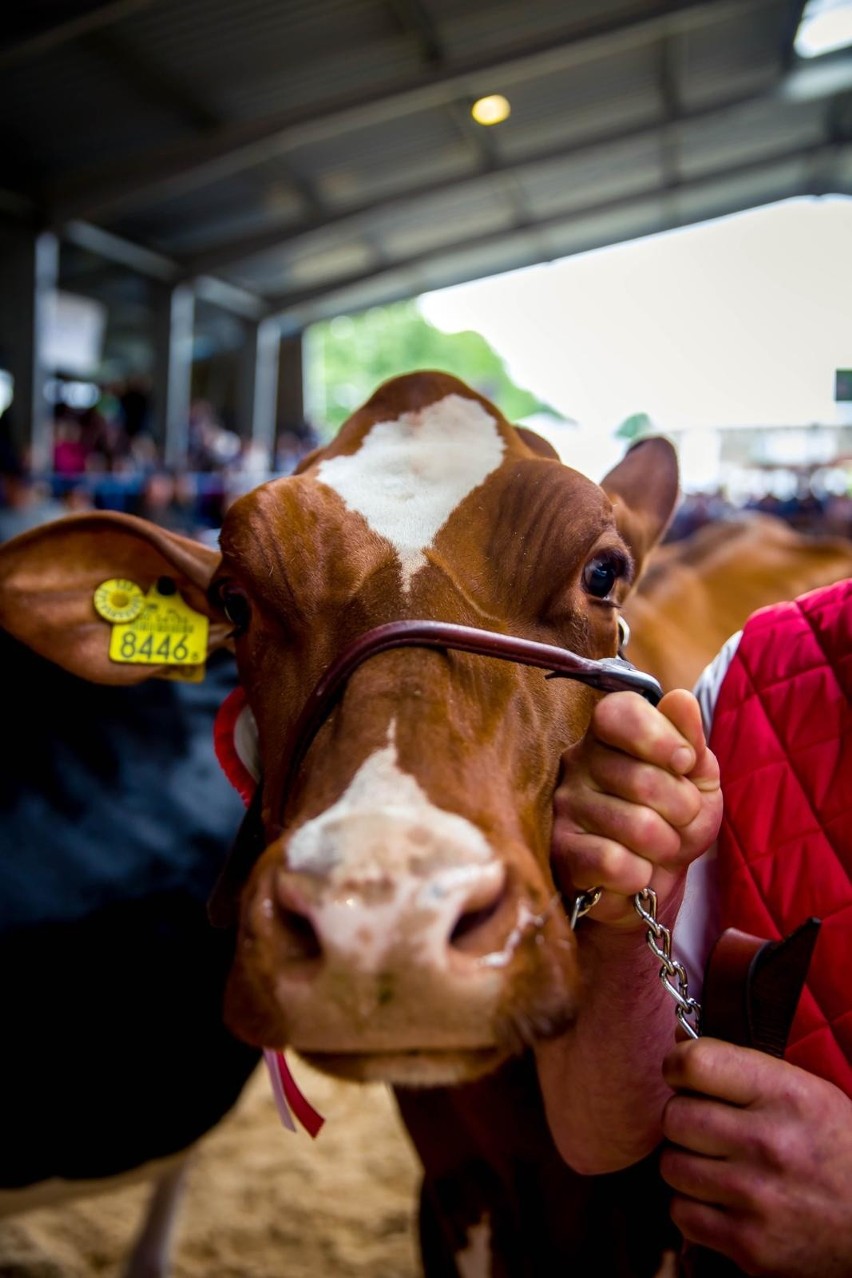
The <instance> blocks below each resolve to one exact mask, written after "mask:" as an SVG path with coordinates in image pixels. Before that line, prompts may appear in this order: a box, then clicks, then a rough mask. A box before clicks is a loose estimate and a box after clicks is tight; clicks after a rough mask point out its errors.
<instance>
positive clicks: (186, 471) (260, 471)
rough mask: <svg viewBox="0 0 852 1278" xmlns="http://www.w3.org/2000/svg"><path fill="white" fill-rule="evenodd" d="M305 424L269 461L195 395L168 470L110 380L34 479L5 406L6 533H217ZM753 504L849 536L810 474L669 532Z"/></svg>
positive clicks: (695, 501)
mask: <svg viewBox="0 0 852 1278" xmlns="http://www.w3.org/2000/svg"><path fill="white" fill-rule="evenodd" d="M318 442H319V441H318V437H317V434H316V431H315V430H314V429H313V428H312V427H311V425H310V424H309V423H307V422H303V423H302V424H301V426H300V428H299V430H298V431H295V432H290V431H284V432H280V433H279V435H278V438H277V446H276V454H275V458H274V464H273V467H272V469H271V470H270V469H269V466H268V461H267V458H266V456H265V455H264V454H263V453H262V452H261V451H259V450H258V448H257V447H256V446H255V445H254V444H252V442H251V441H250V440H245V439H243V438H241V436H240V435H239V434H238V433H237V432H236V431H235V430H233V429H232V428H230V427H229V426H228V425H226V424H225V423H224V422H223V420H222V419H221V417H220V416H219V414H218V413H217V412H216V411H215V409H214V408H213V406H212V405H211V404H210V403H209V402H208V401H206V400H202V399H198V400H195V401H194V402H193V403H192V405H191V407H190V412H189V420H188V424H187V464H186V467H184V468H181V469H180V470H173V469H170V468H168V467H167V466H166V465H165V464H164V461H163V457H162V453H161V450H160V449H159V447H158V446H157V444H156V442H155V438H154V434H153V432H152V419H151V397H150V391H149V388H148V386H147V383H145V382H144V381H143V380H141V379H130V380H128V381H126V382H123V383H120V384H116V385H114V386H110V387H108V388H106V390H105V391H104V392H103V394H102V395H101V398H100V399H99V401H98V402H97V404H95V405H94V406H91V407H84V408H74V407H71V406H70V405H68V404H66V403H58V404H57V405H56V407H55V410H54V416H53V457H52V470H51V472H50V474H48V475H44V476H39V477H35V476H33V475H32V474H31V473H30V469H29V467H28V465H27V460H26V458H20V457H18V456H16V455H15V453H14V449H13V446H12V443H11V429H10V422H9V420H8V414H7V415H6V416H4V417H0V541H6V540H8V539H9V538H10V537H13V536H16V535H17V534H18V533H21V532H25V531H26V530H27V529H28V528H32V527H35V526H36V525H38V524H40V523H44V522H45V521H46V520H48V519H54V518H57V517H59V516H61V515H67V514H76V513H79V512H81V511H87V510H118V511H123V512H125V513H127V514H133V515H140V516H142V517H143V518H145V519H150V520H151V521H152V522H154V523H156V524H159V525H161V526H162V527H165V528H169V529H171V530H172V531H174V532H180V533H184V534H186V535H187V536H191V537H200V538H202V539H205V540H206V539H208V538H211V539H212V538H213V537H214V536H215V531H216V530H217V529H218V528H219V527H220V526H221V523H222V518H223V516H224V514H225V511H226V510H227V509H228V506H229V505H230V504H231V502H232V501H234V500H235V498H236V497H239V496H240V495H241V494H242V493H244V492H248V491H249V489H251V488H254V487H255V486H256V485H257V484H259V483H262V482H264V480H266V479H270V478H272V477H274V476H277V475H288V474H290V473H291V472H292V471H293V469H294V467H295V466H296V465H297V464H298V462H299V461H300V459H301V458H302V457H303V456H305V454H306V453H307V452H309V451H310V450H311V449H312V448H315V447H316V445H317V443H318ZM749 510H755V511H762V512H764V513H766V514H772V515H776V516H777V517H778V518H780V519H783V520H785V521H786V522H787V523H789V524H790V525H791V526H792V527H794V528H796V529H798V530H799V531H801V532H804V533H811V534H816V533H832V534H838V535H841V536H846V537H852V496H850V494H849V493H846V492H829V491H827V490H825V489H824V487H820V486H814V485H813V484H812V482H811V481H810V480H809V479H808V478H807V477H805V476H803V477H802V479H801V482H800V484H799V487H798V489H797V490H796V491H795V492H793V493H792V494H789V495H787V496H784V497H780V496H778V495H776V494H775V493H773V492H772V491H769V490H767V491H765V492H758V493H753V494H751V495H749V496H748V497H746V498H745V499H744V500H743V501H741V502H739V503H735V502H732V501H731V500H730V499H729V498H728V496H727V495H726V494H725V493H724V492H723V491H722V490H721V489H718V488H716V489H711V490H708V491H706V492H692V493H687V494H685V496H684V497H683V500H682V501H681V504H680V506H679V508H678V510H677V513H676V515H675V518H674V520H673V521H672V524H671V527H670V529H669V532H668V535H667V540H669V541H675V540H679V539H681V538H683V537H688V536H690V534H692V533H694V532H696V531H697V530H698V529H699V528H701V527H702V526H703V525H704V524H708V523H713V522H715V521H717V520H720V519H730V518H732V517H733V516H735V515H738V514H741V513H743V512H744V511H749Z"/></svg>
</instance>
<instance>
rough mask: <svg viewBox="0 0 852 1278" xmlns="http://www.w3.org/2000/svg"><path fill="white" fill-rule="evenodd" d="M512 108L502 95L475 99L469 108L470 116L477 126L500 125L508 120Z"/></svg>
mask: <svg viewBox="0 0 852 1278" xmlns="http://www.w3.org/2000/svg"><path fill="white" fill-rule="evenodd" d="M511 110H512V108H511V107H510V106H509V102H508V99H507V98H504V97H503V95H502V93H489V94H488V96H487V97H485V98H477V99H476V101H475V102H474V104H473V106H472V107H471V108H470V114H471V115H472V116H473V118H474V120H476V123H477V124H502V123H503V121H504V120H505V119H507V118H508V116H509V112H510V111H511Z"/></svg>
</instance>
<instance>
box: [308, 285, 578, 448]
mask: <svg viewBox="0 0 852 1278" xmlns="http://www.w3.org/2000/svg"><path fill="white" fill-rule="evenodd" d="M305 346H306V357H307V358H306V362H307V372H306V377H307V384H308V387H309V392H310V399H311V404H310V410H309V411H310V413H311V415H312V417H313V418H315V419H316V420H314V421H313V422H312V424H313V425H314V426H315V428H316V429H317V431H318V433H319V434H320V437H321V438H322V439H328V438H330V437H331V436H332V435H333V434H334V433H335V432H336V431H337V429H338V427H339V426H340V425H341V423H342V422H343V421H345V419H346V418H347V417H348V416H349V414H350V413H351V412H352V411H353V409H355V408H357V407H358V406H359V404H362V403H363V402H364V400H366V399H368V398H369V396H370V395H371V394H372V393H373V391H374V390H375V389H376V387H377V386H378V385H379V384H380V383H381V382H383V381H385V380H386V379H387V378H388V377H394V376H396V375H397V374H400V373H408V372H413V371H415V370H416V369H421V368H424V369H425V368H434V369H440V370H441V371H442V372H445V373H454V374H455V376H456V377H460V378H461V379H462V380H463V381H464V382H466V383H467V384H468V385H469V386H471V387H472V388H473V389H474V390H477V391H479V393H480V394H481V395H485V396H486V397H487V398H488V399H490V400H491V401H492V402H493V403H494V404H496V406H497V407H498V408H499V409H500V410H501V411H502V412H503V413H504V414H505V415H506V417H508V419H509V420H510V421H518V420H519V419H520V418H522V417H526V416H528V415H529V414H530V413H536V412H552V411H553V410H552V409H549V407H548V405H546V404H543V403H542V402H541V400H539V399H538V398H537V396H535V395H534V394H533V393H532V392H531V391H527V390H524V389H522V388H521V387H519V386H517V385H515V383H514V382H513V381H512V379H511V377H510V376H509V374H508V372H507V370H506V366H505V364H504V363H503V361H502V359H501V358H500V356H499V355H498V354H497V353H496V351H494V350H493V348H492V347H491V346H489V344H488V342H486V340H485V338H484V337H482V336H481V334H479V333H474V332H469V331H468V332H462V333H444V332H442V331H441V330H440V329H438V328H435V326H434V325H433V324H430V323H429V321H428V320H426V319H425V318H424V317H423V315H422V314H421V312H420V310H419V308H418V306H417V302H416V301H413V300H412V301H407V302H397V303H394V304H393V305H390V306H376V307H373V308H372V309H370V310H368V311H364V312H363V313H361V314H359V315H341V316H338V317H337V318H335V319H332V320H323V321H322V322H320V323H317V324H314V325H312V326H311V327H310V328H309V329H308V331H307V334H306V342H305ZM554 416H555V414H554Z"/></svg>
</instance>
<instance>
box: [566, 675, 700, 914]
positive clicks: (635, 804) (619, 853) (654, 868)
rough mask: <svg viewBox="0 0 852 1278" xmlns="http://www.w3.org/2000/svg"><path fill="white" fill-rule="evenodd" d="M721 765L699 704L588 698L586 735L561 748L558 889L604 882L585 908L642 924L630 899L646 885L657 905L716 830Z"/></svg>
mask: <svg viewBox="0 0 852 1278" xmlns="http://www.w3.org/2000/svg"><path fill="white" fill-rule="evenodd" d="M721 818H722V795H721V790H720V788H719V768H718V765H717V763H716V758H715V756H714V755H713V754H712V753H711V751H710V750H709V749H708V747H707V743H706V741H705V738H704V730H703V727H702V724H701V711H700V709H699V706H698V702H697V701H696V699H695V698H694V697H693V696H692V694H691V693H690V692H686V691H685V690H683V689H676V690H675V691H673V692H669V693H667V694H666V695H665V696H664V697H663V699H662V700H661V701H660V704H659V706H657V707H656V708H654V707H653V706H652V705H650V704H649V703H648V702H647V701H646V700H645V699H644V698H643V697H641V696H639V694H638V693H635V692H614V693H610V694H609V695H608V696H606V697H602V698H601V700H600V701H599V702H598V704H597V705H596V706H595V709H594V713H593V715H592V719H591V722H590V724H589V727H588V729H587V731H586V734H585V736H584V737H583V738H582V739H581V740H580V741H578V742H577V743H576V745H573V746H571V747H570V748H569V749H568V750H566V751H565V753H564V754H563V756H562V772H561V777H560V782H559V786H558V788H557V791H556V796H555V799H554V826H553V841H552V854H553V865H554V872H555V874H556V877H557V881H558V882H559V884H560V886H561V888H562V890H563V891H564V892H565V894H566V895H573V894H575V893H576V892H577V891H580V890H586V889H589V888H593V887H603V888H604V895H603V897H602V899H601V901H600V903H599V904H598V905H597V906H596V907H595V909H594V911H593V912H592V914H591V915H590V917H591V918H593V919H595V920H596V921H597V922H600V923H608V924H613V925H616V926H620V927H622V928H626V927H631V926H634V925H635V926H636V927H641V926H644V925H643V924H642V922H641V920H640V919H639V918H638V916H637V915H636V913H635V911H634V910H633V906H632V902H631V898H632V897H633V895H634V894H635V893H636V892H639V891H641V889H642V888H645V887H651V888H653V890H654V891H655V892H656V894H657V901H658V904H659V905H660V906H662V905H663V904H664V902H665V900H666V898H667V897H668V896H669V895H670V894H671V892H672V890H673V889H674V887H675V886H676V885H677V884H678V883H679V882H680V881H681V879H682V877H683V874H684V872H685V870H686V867H687V866H688V865H689V863H690V862H691V861H693V860H695V858H696V857H697V856H699V855H700V854H701V853H702V852H703V851H704V850H705V849H706V848H707V847H709V846H710V844H711V843H712V842H713V840H714V839H715V837H716V834H717V832H718V829H719V823H720V821H721Z"/></svg>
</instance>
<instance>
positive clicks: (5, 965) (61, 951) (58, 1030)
mask: <svg viewBox="0 0 852 1278" xmlns="http://www.w3.org/2000/svg"><path fill="white" fill-rule="evenodd" d="M0 664H2V669H3V672H4V682H5V691H4V706H5V713H6V723H7V725H8V726H7V741H6V749H5V751H4V764H3V770H2V774H1V775H0V814H2V856H0V971H2V973H3V977H2V984H3V998H2V1006H3V1051H2V1054H0V1096H2V1098H3V1099H2V1102H0V1132H2V1139H0V1216H4V1215H6V1214H7V1213H13V1212H14V1213H17V1212H20V1211H23V1210H26V1209H28V1208H29V1207H35V1206H44V1205H50V1204H53V1203H59V1202H62V1201H64V1200H66V1199H67V1198H69V1197H71V1196H79V1195H83V1194H86V1193H91V1192H93V1191H95V1190H98V1189H103V1188H111V1187H113V1186H115V1185H118V1184H120V1183H122V1182H125V1181H128V1180H130V1179H136V1180H139V1179H142V1178H144V1179H146V1180H148V1181H151V1182H153V1184H154V1188H153V1191H152V1195H151V1201H150V1206H149V1209H148V1210H147V1212H146V1214H145V1216H144V1219H143V1220H142V1222H141V1227H140V1229H139V1234H138V1237H137V1239H136V1240H135V1242H134V1244H133V1245H132V1247H131V1249H130V1252H129V1255H128V1257H127V1263H126V1268H125V1270H124V1272H125V1275H126V1278H163V1275H164V1274H165V1273H166V1272H167V1267H168V1256H169V1242H170V1232H171V1229H172V1225H173V1223H174V1221H175V1212H176V1208H177V1205H178V1202H179V1199H180V1193H181V1189H182V1187H183V1183H184V1179H185V1172H186V1168H187V1164H188V1153H187V1151H189V1150H191V1149H192V1148H193V1146H194V1145H195V1143H196V1142H197V1141H198V1140H199V1138H201V1137H202V1136H203V1135H204V1134H205V1133H206V1132H208V1131H209V1130H210V1129H211V1128H212V1127H214V1126H215V1125H216V1124H217V1123H218V1122H219V1120H220V1119H221V1118H222V1117H223V1116H224V1115H225V1114H226V1113H227V1112H228V1111H229V1110H230V1109H231V1107H232V1106H233V1105H234V1103H235V1101H236V1100H237V1098H238V1097H239V1095H240V1093H241V1091H242V1088H243V1086H244V1084H245V1083H246V1081H247V1080H248V1078H249V1077H250V1076H251V1074H252V1073H253V1071H254V1069H255V1067H256V1065H257V1063H258V1060H259V1053H258V1052H257V1050H256V1049H253V1048H250V1047H248V1046H247V1045H246V1044H245V1043H242V1042H241V1041H239V1040H237V1039H236V1038H235V1037H234V1036H233V1034H231V1033H230V1032H229V1031H228V1030H227V1029H226V1028H225V1026H224V1025H223V1023H222V1016H221V1003H222V996H223V989H224V984H225V979H226V976H227V972H228V969H229V966H230V962H231V956H232V951H233V937H232V936H231V935H229V934H228V933H226V932H223V931H221V930H220V931H216V930H213V929H211V928H210V926H209V924H208V921H207V911H206V901H207V897H208V896H209V893H210V890H211V888H212V886H213V883H214V881H215V877H216V874H217V872H218V868H219V866H220V864H221V862H222V860H223V859H224V857H225V855H226V853H227V850H228V846H229V843H230V841H231V838H232V836H233V831H234V829H235V828H236V827H237V825H238V824H239V819H240V814H241V810H242V804H241V802H240V800H239V798H238V796H237V795H236V794H235V793H233V792H232V791H231V790H230V788H229V787H228V786H227V785H224V786H223V784H222V775H221V771H220V768H219V765H218V763H217V760H216V757H215V753H214V748H213V738H212V725H213V721H214V718H215V714H216V711H217V710H218V708H219V705H220V704H221V702H222V700H223V698H225V697H226V696H227V695H228V694H229V693H231V692H232V690H233V688H234V686H235V672H234V669H233V659H232V657H231V655H230V654H228V653H221V654H217V655H216V656H215V657H214V658H213V659H212V660H211V662H210V664H209V667H208V670H207V678H206V679H205V680H204V681H203V682H201V683H190V682H186V683H182V682H176V681H171V680H169V681H166V680H152V681H151V682H150V683H148V684H146V685H138V686H136V687H107V686H104V687H94V686H93V685H92V684H90V683H87V682H84V681H83V680H82V679H80V678H79V677H77V676H75V675H72V674H70V673H68V672H66V671H64V670H61V669H60V668H59V667H58V666H56V665H55V664H53V663H52V662H49V661H46V660H45V659H44V658H42V657H40V656H38V655H37V654H36V653H34V652H32V651H31V650H29V649H28V648H26V647H25V646H24V645H22V644H20V643H19V642H18V641H17V640H15V639H14V638H12V637H11V636H10V635H8V634H0ZM0 1269H2V1264H0Z"/></svg>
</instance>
